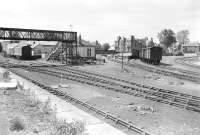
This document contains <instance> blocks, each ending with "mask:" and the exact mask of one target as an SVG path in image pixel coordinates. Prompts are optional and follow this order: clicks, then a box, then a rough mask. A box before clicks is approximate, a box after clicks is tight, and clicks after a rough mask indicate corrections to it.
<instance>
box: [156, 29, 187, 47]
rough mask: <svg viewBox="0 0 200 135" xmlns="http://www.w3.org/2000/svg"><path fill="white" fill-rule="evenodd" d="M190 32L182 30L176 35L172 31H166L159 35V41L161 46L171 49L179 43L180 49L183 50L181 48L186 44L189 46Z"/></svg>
mask: <svg viewBox="0 0 200 135" xmlns="http://www.w3.org/2000/svg"><path fill="white" fill-rule="evenodd" d="M188 36H189V31H188V30H181V31H178V32H177V33H176V34H175V33H174V31H173V30H171V29H164V30H162V31H161V32H159V33H158V36H157V37H158V39H159V41H160V44H161V46H163V47H165V48H168V47H171V46H172V45H173V44H175V43H178V49H179V50H180V49H181V46H182V45H184V44H188V43H189V42H190V40H189V37H188Z"/></svg>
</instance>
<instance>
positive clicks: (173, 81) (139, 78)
mask: <svg viewBox="0 0 200 135" xmlns="http://www.w3.org/2000/svg"><path fill="white" fill-rule="evenodd" d="M76 68H78V69H82V70H86V71H89V72H95V73H99V74H105V75H108V76H114V77H117V78H119V77H120V78H121V79H124V80H129V81H133V82H137V83H142V84H146V85H151V86H155V87H158V88H164V89H169V90H173V91H178V92H182V93H187V94H191V95H195V96H200V84H196V83H193V82H190V81H185V80H181V79H177V78H174V77H168V76H163V75H158V74H156V73H152V72H148V71H144V70H141V69H138V68H132V67H128V66H125V71H123V70H122V69H121V65H120V64H117V63H114V62H110V61H107V63H105V64H104V65H85V66H77V67H76Z"/></svg>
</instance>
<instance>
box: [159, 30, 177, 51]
mask: <svg viewBox="0 0 200 135" xmlns="http://www.w3.org/2000/svg"><path fill="white" fill-rule="evenodd" d="M158 39H159V41H160V44H162V45H164V46H165V47H166V48H168V47H170V46H171V45H172V44H173V43H175V42H176V37H175V33H174V32H173V31H172V30H171V29H164V30H162V31H161V32H160V33H158Z"/></svg>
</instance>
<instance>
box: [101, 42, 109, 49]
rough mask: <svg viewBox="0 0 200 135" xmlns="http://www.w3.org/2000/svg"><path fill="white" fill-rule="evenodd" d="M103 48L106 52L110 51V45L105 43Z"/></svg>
mask: <svg viewBox="0 0 200 135" xmlns="http://www.w3.org/2000/svg"><path fill="white" fill-rule="evenodd" d="M102 48H103V50H104V51H108V49H109V48H110V45H109V43H104V44H103V46H102Z"/></svg>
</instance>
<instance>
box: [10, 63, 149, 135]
mask: <svg viewBox="0 0 200 135" xmlns="http://www.w3.org/2000/svg"><path fill="white" fill-rule="evenodd" d="M15 66H16V65H13V67H9V69H8V70H10V71H11V72H13V73H15V74H16V75H18V76H21V77H22V78H24V79H26V80H28V81H30V82H32V83H34V84H35V85H37V86H39V87H41V88H42V89H45V90H47V91H48V92H50V93H52V94H54V95H56V96H58V97H60V98H61V99H63V100H65V101H69V102H73V103H75V104H76V105H79V106H81V107H84V108H87V109H89V110H90V111H92V112H95V113H96V114H97V115H99V116H102V117H103V118H105V119H107V120H111V121H113V122H114V123H115V124H116V125H121V126H123V127H125V128H128V130H131V131H133V132H135V133H137V134H140V135H151V134H150V133H148V132H146V131H144V130H143V129H140V128H138V127H136V126H135V125H133V124H131V123H130V122H127V121H125V120H122V119H120V118H118V117H115V116H113V115H112V114H110V113H107V112H105V111H103V110H101V109H98V108H96V107H95V106H92V105H90V104H88V103H86V102H83V101H81V100H80V99H77V98H74V97H72V96H71V95H69V94H67V93H65V92H63V91H61V90H59V89H55V88H52V87H49V86H47V85H45V84H43V83H42V82H40V81H38V80H34V79H32V77H31V75H29V74H28V73H24V74H21V72H18V71H17V70H16V69H18V68H19V67H17V68H16V67H15ZM22 68H23V69H25V70H27V71H33V72H35V69H33V67H22ZM36 72H37V71H36ZM39 72H40V71H39ZM40 73H43V74H47V73H44V72H40ZM48 75H53V74H50V73H48ZM53 76H57V75H56V74H54V75H53ZM68 79H69V78H68Z"/></svg>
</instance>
